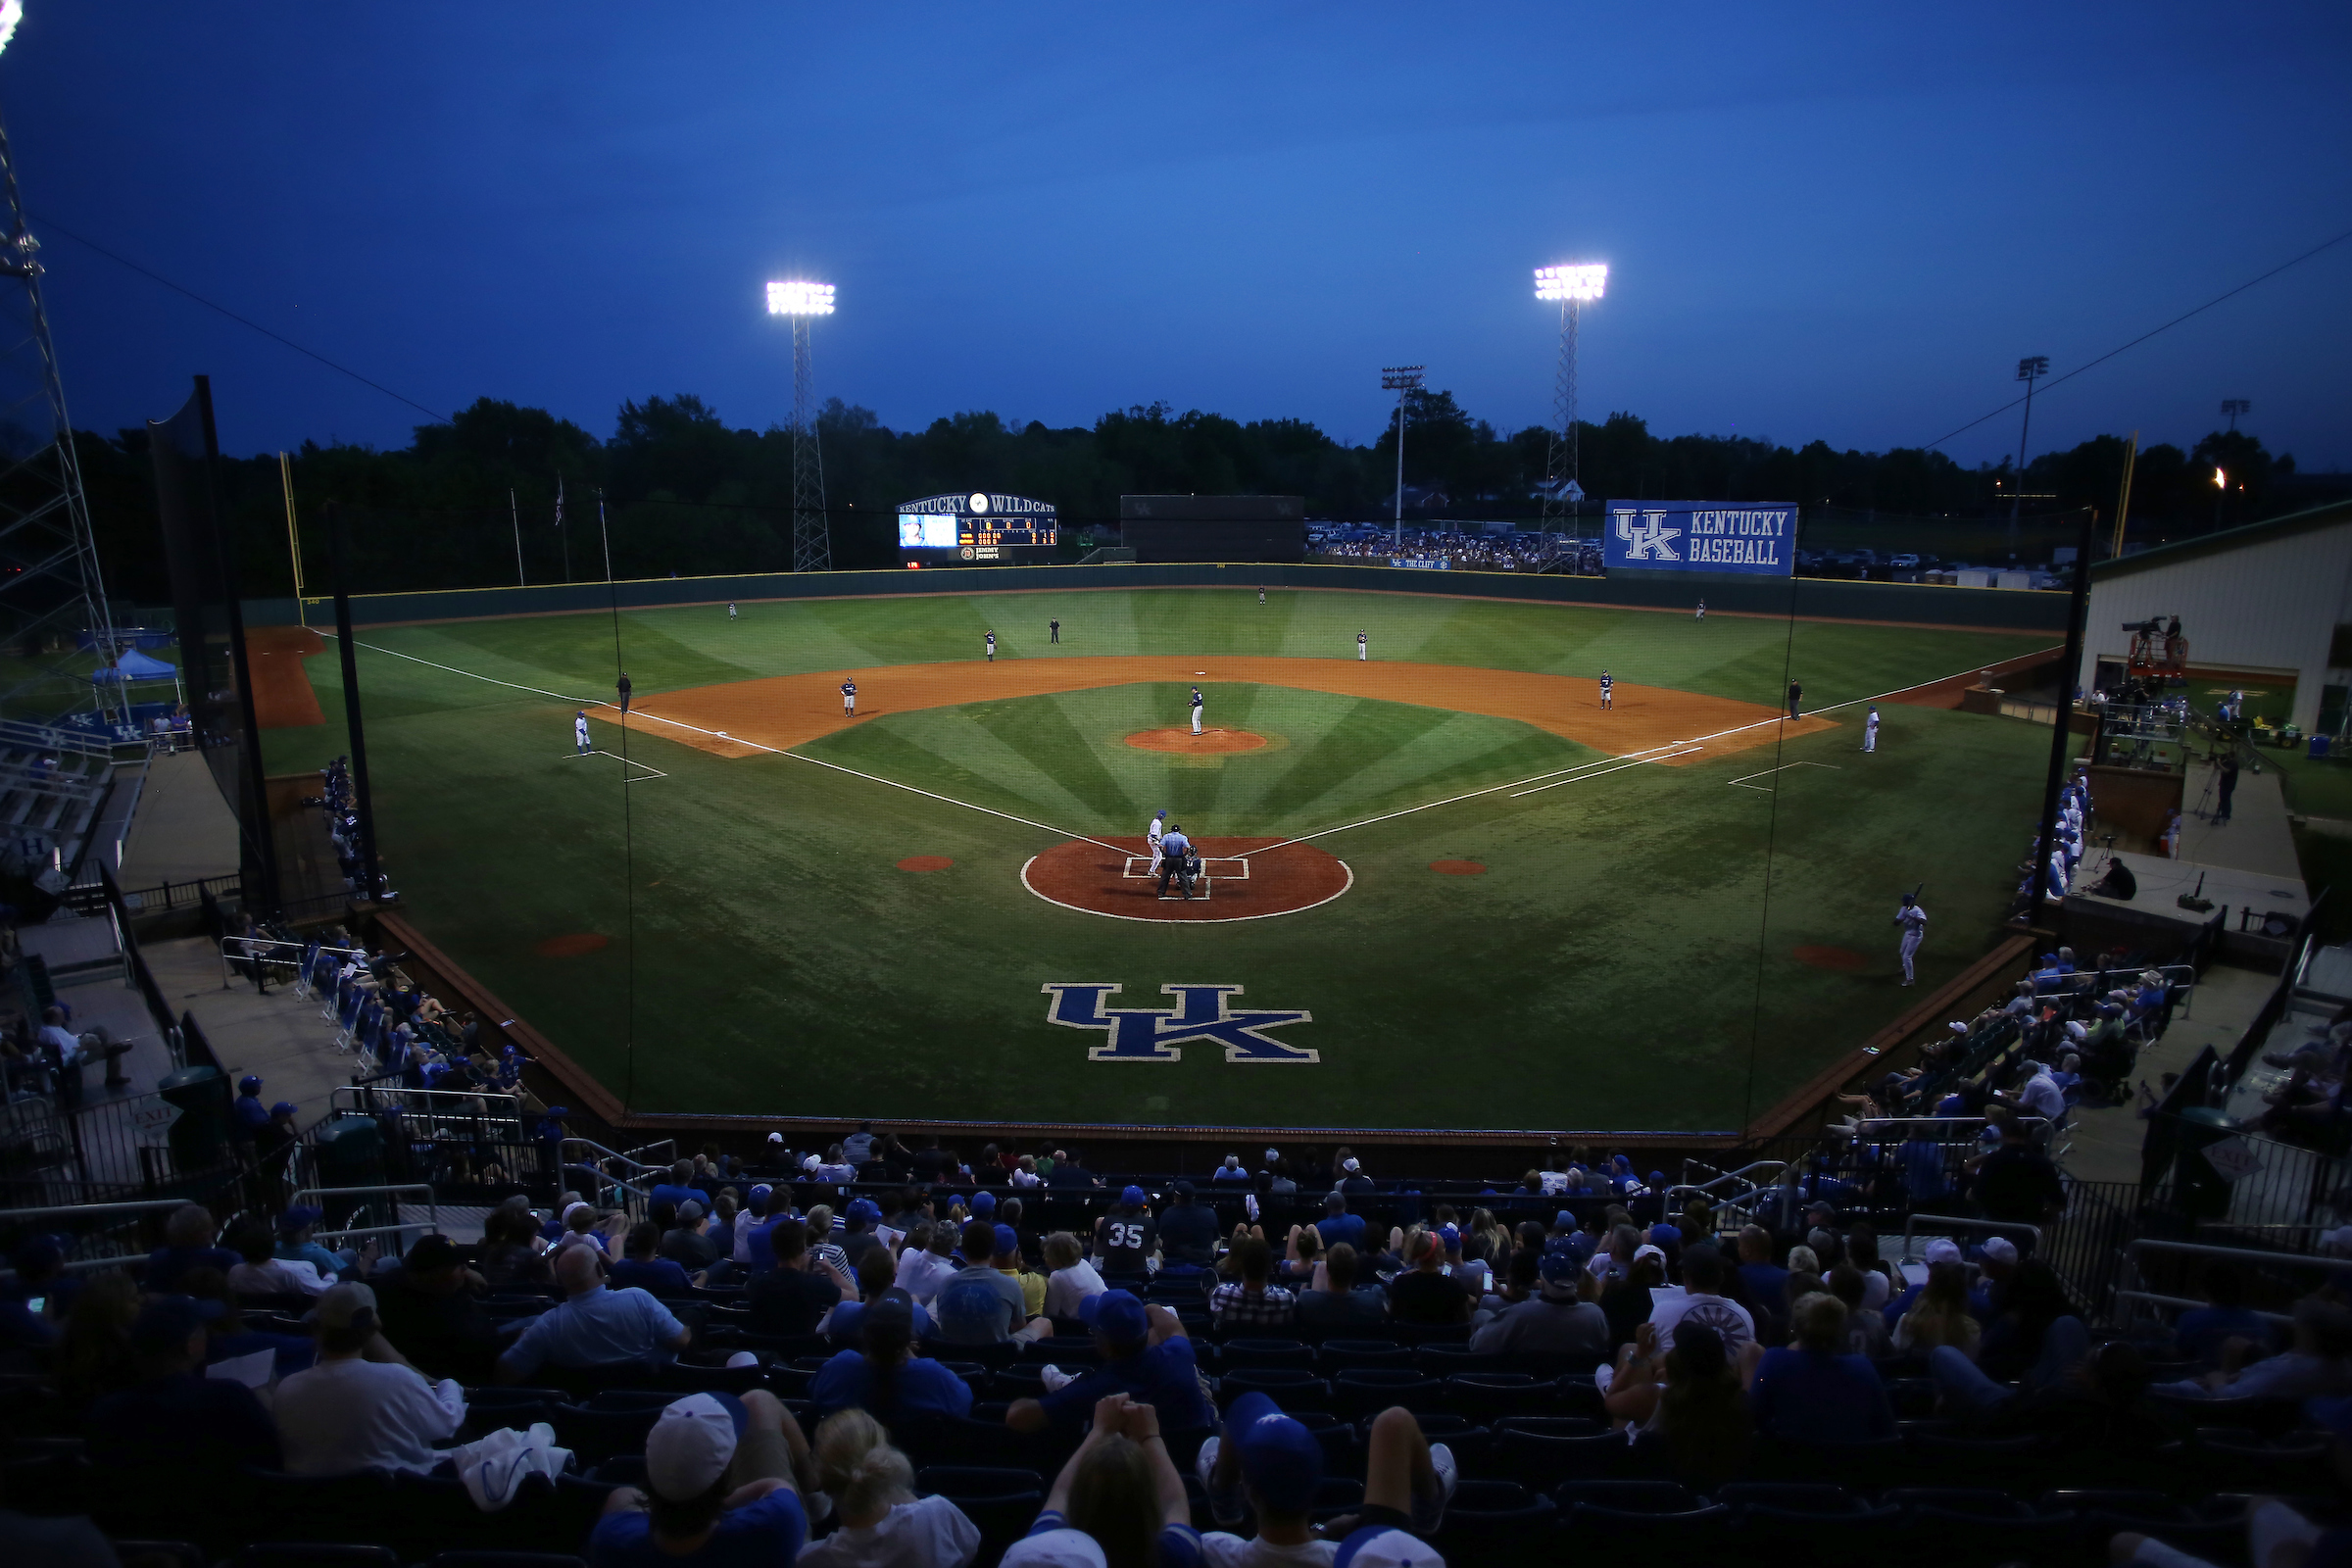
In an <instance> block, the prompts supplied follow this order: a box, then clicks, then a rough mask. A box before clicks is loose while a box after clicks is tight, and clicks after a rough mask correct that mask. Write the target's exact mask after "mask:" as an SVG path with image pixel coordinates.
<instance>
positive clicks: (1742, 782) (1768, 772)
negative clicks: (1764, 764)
mask: <svg viewBox="0 0 2352 1568" xmlns="http://www.w3.org/2000/svg"><path fill="white" fill-rule="evenodd" d="M1792 767H1826V768H1828V769H1829V770H1830V771H1831V772H1833V773H1835V772H1838V771H1839V769H1838V764H1837V763H1836V762H1783V763H1782V764H1781V765H1780V766H1779V767H1768V768H1766V769H1765V770H1764V771H1763V772H1761V773H1750V774H1748V775H1747V776H1746V778H1727V779H1725V780H1724V783H1726V784H1729V785H1732V786H1733V787H1735V788H1737V789H1743V790H1755V791H1757V792H1758V793H1760V794H1764V795H1770V794H1771V793H1772V792H1773V789H1774V788H1775V787H1776V786H1773V785H1768V784H1750V783H1749V782H1748V781H1747V780H1748V779H1751V778H1769V777H1771V776H1772V775H1773V774H1775V773H1782V772H1786V771H1788V770H1789V768H1792Z"/></svg>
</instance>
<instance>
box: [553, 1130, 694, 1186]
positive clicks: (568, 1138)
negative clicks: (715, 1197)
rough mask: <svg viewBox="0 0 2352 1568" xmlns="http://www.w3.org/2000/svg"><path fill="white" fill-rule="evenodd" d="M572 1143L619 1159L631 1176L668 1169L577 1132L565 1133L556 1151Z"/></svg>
mask: <svg viewBox="0 0 2352 1568" xmlns="http://www.w3.org/2000/svg"><path fill="white" fill-rule="evenodd" d="M574 1144H577V1145H579V1146H580V1147H581V1148H582V1149H593V1150H595V1151H596V1152H598V1153H600V1154H602V1155H604V1156H605V1157H606V1158H607V1159H617V1160H620V1161H621V1162H622V1163H624V1164H626V1165H627V1166H628V1167H629V1173H630V1174H631V1175H633V1176H643V1175H645V1174H647V1173H648V1172H666V1171H667V1170H668V1167H667V1166H665V1165H648V1164H647V1163H645V1161H643V1160H641V1159H639V1158H637V1157H636V1156H635V1155H633V1154H624V1153H622V1152H620V1151H618V1150H617V1149H607V1148H606V1147H605V1146H604V1145H602V1144H600V1143H598V1142H597V1141H596V1140H595V1139H593V1138H582V1137H580V1136H579V1135H578V1134H577V1133H566V1134H565V1135H564V1141H563V1143H562V1144H561V1145H559V1146H558V1152H559V1153H561V1152H562V1151H563V1150H565V1149H569V1148H570V1147H571V1146H572V1145H574ZM645 1147H646V1148H648V1149H651V1148H652V1147H653V1145H651V1144H648V1145H646V1146H645Z"/></svg>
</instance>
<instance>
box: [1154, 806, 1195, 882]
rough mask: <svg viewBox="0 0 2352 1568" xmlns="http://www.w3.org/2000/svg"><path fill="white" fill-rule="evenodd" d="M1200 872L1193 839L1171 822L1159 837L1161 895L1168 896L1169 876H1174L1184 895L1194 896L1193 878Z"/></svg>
mask: <svg viewBox="0 0 2352 1568" xmlns="http://www.w3.org/2000/svg"><path fill="white" fill-rule="evenodd" d="M1200 874H1201V858H1200V857H1199V856H1197V855H1195V854H1194V853H1193V841H1192V840H1191V839H1190V838H1189V837H1187V836H1186V834H1185V831H1184V829H1183V828H1180V827H1177V826H1176V825H1174V824H1173V823H1171V824H1169V827H1168V830H1167V832H1165V833H1163V834H1161V835H1160V838H1159V896H1160V897H1161V898H1163V899H1164V898H1166V897H1167V896H1168V878H1170V877H1174V878H1175V879H1176V883H1177V886H1178V887H1180V888H1182V889H1183V890H1184V896H1185V897H1186V898H1187V899H1190V898H1191V897H1192V896H1193V879H1194V878H1196V877H1198V876H1199V875H1200Z"/></svg>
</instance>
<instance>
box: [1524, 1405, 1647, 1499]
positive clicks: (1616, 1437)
mask: <svg viewBox="0 0 2352 1568" xmlns="http://www.w3.org/2000/svg"><path fill="white" fill-rule="evenodd" d="M1606 1444H1614V1445H1615V1446H1617V1447H1620V1448H1622V1447H1625V1446H1627V1444H1626V1441H1625V1435H1624V1434H1623V1433H1616V1432H1611V1431H1610V1430H1609V1428H1608V1425H1607V1424H1606V1423H1605V1422H1600V1421H1587V1420H1582V1419H1579V1418H1576V1417H1565V1416H1506V1417H1504V1418H1503V1419H1502V1420H1501V1421H1500V1422H1498V1423H1497V1424H1496V1425H1495V1429H1494V1444H1493V1453H1494V1457H1493V1459H1492V1460H1491V1461H1490V1463H1491V1465H1492V1467H1493V1469H1494V1471H1495V1474H1496V1475H1497V1476H1499V1477H1501V1478H1502V1479H1504V1480H1507V1481H1516V1482H1519V1483H1521V1484H1522V1485H1524V1486H1530V1487H1534V1488H1537V1489H1538V1490H1539V1491H1542V1490H1548V1489H1549V1488H1551V1487H1554V1486H1556V1485H1558V1484H1559V1483H1560V1482H1562V1481H1564V1480H1567V1479H1568V1478H1570V1477H1572V1476H1579V1475H1585V1476H1592V1475H1600V1474H1603V1473H1605V1472H1604V1470H1603V1469H1602V1466H1603V1465H1605V1463H1606V1462H1607V1460H1608V1458H1610V1457H1613V1455H1607V1454H1605V1453H1604V1452H1603V1451H1602V1446H1603V1445H1606Z"/></svg>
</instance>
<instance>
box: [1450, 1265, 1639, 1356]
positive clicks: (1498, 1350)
mask: <svg viewBox="0 0 2352 1568" xmlns="http://www.w3.org/2000/svg"><path fill="white" fill-rule="evenodd" d="M1535 1267H1536V1270H1537V1275H1538V1278H1539V1279H1540V1280H1541V1281H1542V1284H1541V1286H1540V1287H1539V1289H1538V1292H1537V1294H1536V1295H1535V1296H1534V1297H1532V1298H1530V1299H1527V1300H1524V1301H1521V1302H1519V1303H1518V1304H1517V1305H1515V1306H1509V1307H1505V1308H1504V1309H1503V1310H1502V1311H1500V1312H1497V1313H1495V1315H1494V1316H1493V1317H1492V1318H1491V1319H1489V1320H1488V1321H1487V1322H1486V1323H1485V1324H1484V1325H1483V1326H1481V1327H1480V1328H1479V1329H1478V1331H1477V1332H1476V1333H1474V1334H1472V1335H1471V1336H1470V1348H1471V1349H1472V1350H1473V1351H1475V1352H1477V1353H1478V1354H1481V1355H1494V1354H1503V1353H1510V1352H1518V1353H1522V1354H1538V1355H1590V1356H1592V1357H1593V1359H1594V1360H1595V1361H1597V1360H1598V1359H1600V1358H1601V1357H1602V1356H1605V1355H1606V1354H1607V1353H1608V1350H1609V1320H1608V1317H1607V1315H1606V1314H1605V1313H1603V1312H1602V1311H1601V1309H1600V1308H1599V1306H1597V1305H1596V1304H1594V1303H1593V1302H1592V1301H1588V1300H1585V1299H1583V1297H1582V1296H1581V1295H1580V1294H1579V1289H1580V1287H1581V1286H1582V1284H1583V1282H1584V1281H1585V1280H1586V1279H1587V1278H1589V1277H1590V1276H1588V1275H1587V1274H1586V1273H1585V1271H1584V1269H1583V1267H1582V1266H1581V1265H1580V1264H1579V1263H1578V1262H1577V1260H1576V1254H1575V1253H1574V1252H1571V1251H1570V1250H1568V1249H1566V1248H1565V1247H1555V1248H1553V1249H1551V1250H1548V1251H1546V1252H1544V1255H1543V1257H1542V1258H1541V1259H1539V1260H1537V1261H1536V1263H1535Z"/></svg>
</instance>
